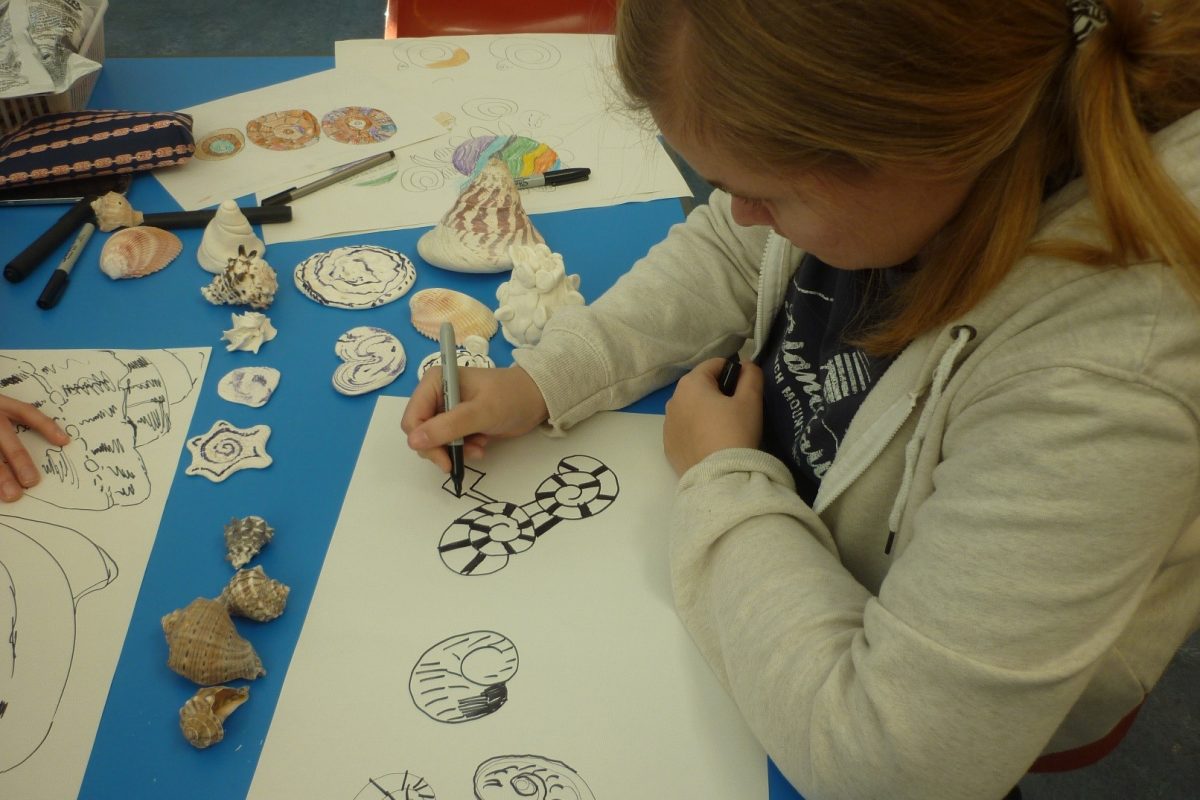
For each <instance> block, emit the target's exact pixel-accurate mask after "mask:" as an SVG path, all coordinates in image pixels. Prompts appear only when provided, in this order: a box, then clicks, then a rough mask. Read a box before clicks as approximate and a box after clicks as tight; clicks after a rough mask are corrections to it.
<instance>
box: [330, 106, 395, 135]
mask: <svg viewBox="0 0 1200 800" xmlns="http://www.w3.org/2000/svg"><path fill="white" fill-rule="evenodd" d="M321 130H322V131H324V133H325V135H326V136H328V137H329V138H330V139H333V140H334V141H335V142H341V143H342V144H374V143H375V142H382V141H385V140H387V139H390V138H391V137H392V136H393V135H394V134H395V133H396V123H395V122H393V121H392V118H391V117H389V116H388V115H387V113H386V112H384V111H380V110H379V109H378V108H369V107H368V106H343V107H342V108H335V109H334V110H333V111H330V112H329V113H328V114H326V115H325V116H324V117H322V118H321Z"/></svg>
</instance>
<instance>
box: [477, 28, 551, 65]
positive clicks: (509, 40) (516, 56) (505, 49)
mask: <svg viewBox="0 0 1200 800" xmlns="http://www.w3.org/2000/svg"><path fill="white" fill-rule="evenodd" d="M488 52H489V53H491V54H492V56H493V57H494V58H495V59H496V69H498V70H506V69H532V70H539V69H551V68H552V67H555V66H557V65H558V62H559V61H561V60H562V51H561V50H559V49H558V48H557V47H555V46H554V45H552V44H550V43H549V42H545V41H542V40H541V39H533V38H527V37H512V36H505V37H504V38H502V39H497V40H495V41H494V42H492V44H491V45H490V46H489V47H488Z"/></svg>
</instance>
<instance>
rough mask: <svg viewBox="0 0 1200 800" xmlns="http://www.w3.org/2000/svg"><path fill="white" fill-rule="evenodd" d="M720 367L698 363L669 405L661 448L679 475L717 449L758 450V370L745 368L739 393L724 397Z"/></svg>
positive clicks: (760, 388) (715, 360) (715, 361)
mask: <svg viewBox="0 0 1200 800" xmlns="http://www.w3.org/2000/svg"><path fill="white" fill-rule="evenodd" d="M724 365H725V359H722V358H711V359H709V360H708V361H705V362H703V363H701V364H698V365H697V366H696V367H695V369H693V370H692V371H691V372H689V373H688V374H687V375H684V376H683V377H682V378H680V380H679V383H678V384H677V385H676V387H675V394H674V395H673V396H672V397H671V399H670V400H669V401H667V419H666V422H665V423H664V424H663V449H664V450H665V451H666V454H667V460H668V461H669V462H671V466H672V467H673V468H674V469H675V474H677V475H683V473H685V472H687V471H688V470H689V469H691V468H692V467H693V466H695V465H696V464H698V463H699V462H701V461H702V460H704V459H705V458H706V457H707V456H709V455H711V454H712V453H715V452H717V451H718V450H725V449H727V448H730V447H758V444H759V440H760V439H761V438H762V401H763V376H762V370H761V369H759V367H758V365H756V364H754V363H749V362H745V363H743V364H742V371H741V374H740V375H739V377H738V382H737V389H736V391H735V392H734V394H733V396H732V397H726V396H725V395H723V394H721V390H720V389H719V388H718V386H717V378H718V377H719V376H720V374H721V368H722V367H723V366H724Z"/></svg>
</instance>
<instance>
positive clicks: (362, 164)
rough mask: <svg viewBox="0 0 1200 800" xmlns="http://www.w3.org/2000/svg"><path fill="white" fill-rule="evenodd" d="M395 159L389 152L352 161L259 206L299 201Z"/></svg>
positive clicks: (269, 198) (264, 201)
mask: <svg viewBox="0 0 1200 800" xmlns="http://www.w3.org/2000/svg"><path fill="white" fill-rule="evenodd" d="M395 157H396V153H395V151H393V150H388V151H387V152H384V153H377V154H375V155H373V156H367V157H366V158H362V159H359V160H358V161H351V162H350V163H349V164H343V165H342V166H340V167H338V168H337V169H335V170H334V171H333V172H331V173H329V174H328V175H326V176H324V177H321V178H317V179H316V180H315V181H313V182H312V183H306V184H305V185H303V186H293V187H292V188H290V189H284V190H283V191H282V192H278V193H276V194H273V195H271V196H270V197H266V198H263V199H262V200H261V201H260V202H259V205H260V206H274V205H281V204H285V203H290V202H292V201H293V200H299V199H300V198H301V197H304V196H305V195H309V194H312V193H313V192H315V191H318V190H319V189H324V188H325V187H326V186H332V185H333V184H335V183H337V182H338V181H344V180H345V179H346V178H350V177H353V176H355V175H357V174H358V173H360V172H366V171H367V170H369V169H370V168H371V167H376V166H379V165H380V164H386V163H387V162H389V161H391V160H392V159H393V158H395Z"/></svg>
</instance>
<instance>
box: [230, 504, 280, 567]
mask: <svg viewBox="0 0 1200 800" xmlns="http://www.w3.org/2000/svg"><path fill="white" fill-rule="evenodd" d="M273 538H275V529H274V528H272V527H271V526H270V525H268V524H267V521H266V520H265V519H263V518H262V517H256V516H253V515H252V516H249V517H242V518H241V519H238V518H237V517H234V518H233V519H231V520H229V524H227V525H226V526H225V559H226V560H227V561H228V562H229V563H230V564H233V566H234V568H235V569H241V568H242V567H244V566H246V564H247V563H248V562H249V561H250V559H252V558H254V557H255V556H256V555H258V551H259V550H262V549H263V548H264V547H266V546H267V544H268V543H270V541H271V540H272V539H273Z"/></svg>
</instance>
